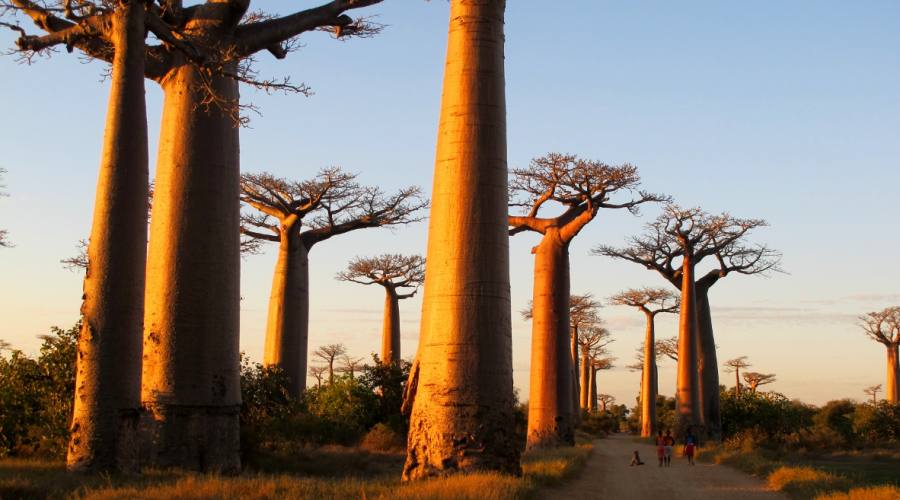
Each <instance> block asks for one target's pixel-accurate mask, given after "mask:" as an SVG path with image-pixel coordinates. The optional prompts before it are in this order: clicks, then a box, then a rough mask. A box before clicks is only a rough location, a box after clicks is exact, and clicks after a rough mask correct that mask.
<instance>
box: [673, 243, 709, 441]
mask: <svg viewBox="0 0 900 500" xmlns="http://www.w3.org/2000/svg"><path fill="white" fill-rule="evenodd" d="M681 271H682V273H681V276H682V279H681V316H680V318H679V321H678V374H677V389H676V395H675V398H676V402H677V411H678V415H677V423H676V431H677V432H678V434H679V435H680V436H684V435H686V434H687V432H688V431H693V432H694V434H695V435H697V434H698V433H699V432H698V431H699V430H700V429H698V427H700V426H701V425H702V423H703V414H702V412H701V411H700V393H699V392H698V385H699V378H700V377H699V370H698V366H697V361H698V354H699V353H698V346H697V340H698V338H697V337H698V329H697V304H696V293H695V292H696V289H695V285H694V263H693V260H692V258H691V257H690V252H685V257H684V262H683V263H682V267H681Z"/></svg>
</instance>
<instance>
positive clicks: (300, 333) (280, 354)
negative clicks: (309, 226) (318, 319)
mask: <svg viewBox="0 0 900 500" xmlns="http://www.w3.org/2000/svg"><path fill="white" fill-rule="evenodd" d="M294 224H297V222H294V221H291V222H290V223H287V224H285V223H282V226H284V227H282V231H281V241H280V242H279V246H278V261H277V262H276V264H275V275H274V276H273V278H272V291H271V293H270V295H269V318H268V321H267V322H266V349H265V354H264V358H263V362H264V363H265V364H266V365H267V366H277V367H278V368H280V369H281V370H282V371H283V372H284V374H285V376H286V378H287V382H288V390H289V391H290V393H291V394H293V395H295V396H299V395H300V394H301V393H302V392H303V391H304V390H305V389H306V351H307V344H308V340H307V339H308V336H309V333H308V328H309V250H308V249H307V248H306V245H305V244H303V242H302V241H300V238H299V237H298V235H297V231H296V230H295V228H294V227H293V225H294Z"/></svg>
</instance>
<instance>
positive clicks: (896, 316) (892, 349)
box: [859, 306, 900, 403]
mask: <svg viewBox="0 0 900 500" xmlns="http://www.w3.org/2000/svg"><path fill="white" fill-rule="evenodd" d="M859 321H860V326H862V329H863V331H864V332H865V333H866V335H867V336H868V337H869V338H871V339H872V340H874V341H875V342H878V343H880V344H882V345H884V347H885V348H887V383H886V384H885V389H884V399H886V400H888V402H890V403H897V402H898V401H900V387H898V385H897V384H898V382H897V379H898V377H900V366H898V346H900V306H894V307H888V308H886V309H882V310H881V311H876V312H870V313H868V314H866V315H864V316H860V317H859Z"/></svg>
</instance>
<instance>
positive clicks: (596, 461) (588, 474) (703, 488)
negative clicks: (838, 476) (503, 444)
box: [540, 435, 788, 500]
mask: <svg viewBox="0 0 900 500" xmlns="http://www.w3.org/2000/svg"><path fill="white" fill-rule="evenodd" d="M634 450H638V452H639V453H640V454H641V460H643V461H644V462H645V465H642V466H640V467H629V465H628V464H629V462H631V454H632V452H633V451H634ZM680 451H681V450H680V447H677V448H676V453H675V456H674V457H672V465H671V467H668V468H665V467H662V468H660V467H658V465H657V464H658V462H657V460H656V450H655V448H654V447H653V446H651V445H648V444H642V443H638V442H636V441H634V439H633V438H632V437H631V436H623V435H615V436H612V437H609V438H607V439H601V440H598V441H594V453H593V455H592V456H591V459H590V460H589V461H588V463H587V465H586V466H585V468H584V470H583V471H582V472H581V474H580V475H579V476H578V478H576V479H575V480H574V481H572V482H570V483H567V484H565V485H563V486H561V487H559V488H554V489H550V490H546V491H545V492H543V494H542V495H540V496H541V498H559V499H563V498H566V499H568V498H581V499H584V498H600V499H610V500H618V499H643V498H648V499H660V500H682V499H684V500H687V499H704V500H705V499H727V500H743V499H748V500H752V499H757V498H758V499H768V500H779V499H785V500H786V499H787V498H788V497H787V496H785V495H783V494H781V493H779V492H773V491H769V490H767V489H766V485H765V484H764V483H763V482H762V481H761V480H759V479H757V478H755V477H753V476H750V475H747V474H744V473H743V472H739V471H737V470H735V469H732V468H730V467H725V466H722V465H713V464H708V463H701V462H697V465H695V466H693V467H692V466H690V465H689V464H688V463H687V459H686V458H681V457H680V456H678V455H680Z"/></svg>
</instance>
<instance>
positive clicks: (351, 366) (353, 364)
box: [339, 354, 365, 378]
mask: <svg viewBox="0 0 900 500" xmlns="http://www.w3.org/2000/svg"><path fill="white" fill-rule="evenodd" d="M364 365H365V360H364V359H363V358H354V357H352V356H349V355H347V354H344V356H342V357H341V366H340V368H339V371H340V372H341V373H346V374H349V375H350V378H356V372H358V371H359V370H360V369H361V368H362V367H363V366H364Z"/></svg>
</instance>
